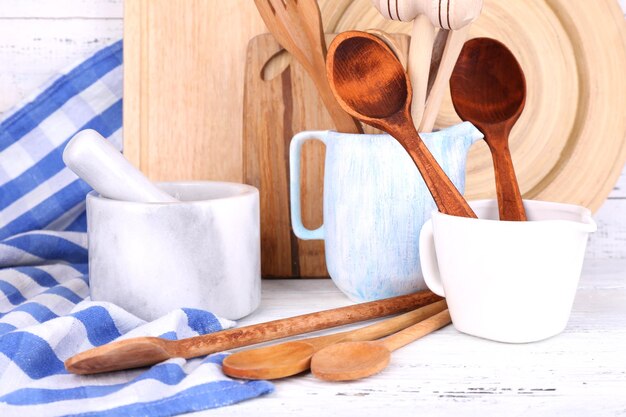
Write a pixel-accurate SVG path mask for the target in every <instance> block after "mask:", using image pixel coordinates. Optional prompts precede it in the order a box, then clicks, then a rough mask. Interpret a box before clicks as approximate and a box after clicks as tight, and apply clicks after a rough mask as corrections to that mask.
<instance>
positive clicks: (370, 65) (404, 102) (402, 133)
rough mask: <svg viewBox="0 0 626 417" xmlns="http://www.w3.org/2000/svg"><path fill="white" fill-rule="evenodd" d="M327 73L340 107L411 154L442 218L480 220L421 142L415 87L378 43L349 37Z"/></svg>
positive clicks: (331, 57) (331, 56)
mask: <svg viewBox="0 0 626 417" xmlns="http://www.w3.org/2000/svg"><path fill="white" fill-rule="evenodd" d="M326 72H327V74H328V80H329V82H330V87H331V89H332V90H333V93H334V95H335V97H336V98H337V101H338V102H339V104H340V105H341V107H342V108H343V109H344V110H345V111H346V112H347V113H349V114H351V115H352V116H353V117H355V118H357V119H359V120H361V121H362V122H364V123H367V124H368V125H370V126H374V127H376V128H378V129H381V130H383V131H385V132H387V133H389V134H390V135H391V136H393V137H394V138H395V139H396V140H397V141H398V142H400V144H402V146H403V147H404V148H405V149H406V150H407V152H408V153H409V155H410V156H411V158H412V159H413V162H415V165H416V166H417V168H418V170H419V172H420V174H421V175H422V178H423V179H424V182H425V183H426V185H427V186H428V189H429V191H430V193H431V195H432V196H433V199H434V200H435V204H436V205H437V208H438V209H439V211H441V212H442V213H446V214H451V215H455V216H463V217H476V215H475V214H474V212H473V211H472V209H471V208H470V206H469V205H468V204H467V201H465V199H464V198H463V196H462V195H461V193H460V192H459V190H457V188H456V187H455V186H454V184H453V183H452V181H450V179H449V178H448V177H447V176H446V174H445V173H444V172H443V170H442V169H441V167H440V166H439V164H438V163H437V161H436V160H435V158H434V157H433V155H432V154H431V153H430V151H429V150H428V148H427V147H426V145H425V144H424V142H423V141H422V139H421V138H420V136H419V134H418V133H417V130H416V129H415V126H414V125H413V120H412V119H411V110H410V108H411V98H412V90H411V82H410V81H409V79H408V76H407V74H406V72H405V71H404V68H402V64H401V63H400V61H399V60H398V58H397V57H396V56H395V55H394V53H393V51H391V49H389V47H388V46H387V45H386V44H385V43H384V42H383V41H382V40H380V39H379V38H378V37H376V36H374V35H371V34H369V33H365V32H359V31H350V32H344V33H341V34H339V35H337V37H336V38H335V39H334V40H333V42H332V43H331V44H330V47H329V50H328V56H327V61H326Z"/></svg>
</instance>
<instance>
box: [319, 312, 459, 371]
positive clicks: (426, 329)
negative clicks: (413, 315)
mask: <svg viewBox="0 0 626 417" xmlns="http://www.w3.org/2000/svg"><path fill="white" fill-rule="evenodd" d="M450 321H451V320H450V313H449V312H448V310H444V311H442V312H441V313H438V314H436V315H434V316H432V317H430V318H428V319H426V320H424V321H422V322H420V323H417V324H414V325H413V326H411V327H409V328H407V329H404V330H402V331H400V332H398V333H396V334H394V335H392V336H389V337H386V338H385V339H382V340H378V341H375V342H344V343H337V344H334V345H331V346H328V347H326V348H324V349H322V350H320V351H319V352H317V353H316V354H314V355H313V358H312V359H311V371H312V372H313V375H315V376H316V377H317V378H320V379H324V380H326V381H352V380H355V379H360V378H365V377H367V376H370V375H374V374H376V373H378V372H380V371H382V370H383V369H385V368H386V367H387V365H388V364H389V360H390V359H391V352H393V351H394V350H397V349H399V348H401V347H402V346H405V345H407V344H409V343H411V342H413V341H415V340H417V339H419V338H421V337H423V336H426V335H427V334H429V333H432V332H434V331H435V330H437V329H440V328H442V327H444V326H446V325H447V324H449V323H450Z"/></svg>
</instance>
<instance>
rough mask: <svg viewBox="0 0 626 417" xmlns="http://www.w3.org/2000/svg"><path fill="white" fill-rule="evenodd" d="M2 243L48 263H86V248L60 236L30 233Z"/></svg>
mask: <svg viewBox="0 0 626 417" xmlns="http://www.w3.org/2000/svg"><path fill="white" fill-rule="evenodd" d="M2 243H3V244H5V245H7V246H13V247H14V248H18V249H21V250H23V251H25V252H28V253H30V254H32V255H35V256H38V257H40V258H43V259H45V260H49V261H53V260H63V261H66V262H71V263H85V262H87V249H86V248H84V247H82V246H79V245H77V244H75V243H74V242H70V241H69V240H67V239H64V238H63V237H60V236H54V235H49V234H35V233H31V234H26V235H22V236H17V237H14V238H10V239H6V240H5V241H3V242H2Z"/></svg>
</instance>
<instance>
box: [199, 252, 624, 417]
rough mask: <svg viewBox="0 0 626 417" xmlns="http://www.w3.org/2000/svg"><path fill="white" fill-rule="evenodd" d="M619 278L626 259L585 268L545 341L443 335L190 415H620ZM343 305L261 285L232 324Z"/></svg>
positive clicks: (319, 294)
mask: <svg viewBox="0 0 626 417" xmlns="http://www.w3.org/2000/svg"><path fill="white" fill-rule="evenodd" d="M625 276H626V260H603V261H591V260H590V261H587V262H586V264H585V267H584V272H583V277H582V279H581V282H580V288H579V291H578V294H577V297H576V301H575V304H574V307H573V311H572V315H571V318H570V322H569V325H568V326H567V329H566V330H565V332H563V333H562V334H560V335H558V336H555V337H553V338H550V339H548V340H544V341H541V342H536V343H530V344H521V345H513V344H504V343H497V342H491V341H488V340H483V339H479V338H476V337H472V336H467V335H464V334H462V333H459V332H457V331H456V330H455V329H454V328H453V327H452V326H448V327H446V328H444V329H442V330H440V331H438V332H436V333H433V334H431V335H429V336H426V337H425V338H423V339H421V340H419V341H417V342H414V343H413V344H411V345H408V346H406V347H404V348H402V349H400V350H398V351H396V352H395V353H394V354H393V356H392V360H391V364H390V365H389V367H388V368H387V369H386V370H385V371H383V372H382V373H380V374H378V375H376V376H373V377H370V378H367V379H364V380H361V381H355V382H344V383H329V382H324V381H319V380H317V379H315V378H314V377H313V376H312V375H311V374H310V373H306V374H303V375H298V376H294V377H290V378H287V379H283V380H279V381H276V382H275V387H276V389H275V391H274V392H273V393H272V394H269V395H266V396H263V397H260V398H256V399H252V400H249V401H244V402H242V403H239V404H236V405H233V406H229V407H224V408H220V409H216V410H208V411H204V412H199V413H194V414H190V416H194V417H200V416H206V417H208V416H230V417H235V416H287V415H290V416H291V415H293V416H309V415H310V416H316V417H317V416H320V415H325V414H327V413H333V415H335V416H342V417H343V416H351V415H358V416H360V417H364V416H381V415H382V416H409V415H412V416H421V417H425V416H459V415H463V416H482V417H485V416H492V415H493V416H499V417H500V416H551V417H554V416H568V417H573V416H585V417H590V416H594V417H597V416H622V415H626V280H625V279H624V278H625ZM348 304H350V301H349V300H348V299H347V298H346V297H345V296H343V294H342V293H341V292H339V290H337V289H336V287H335V286H334V285H333V284H332V282H331V281H330V280H274V281H264V283H263V301H262V304H261V307H260V308H259V309H258V310H257V311H256V312H255V313H254V314H252V315H251V316H249V317H247V318H245V319H243V320H240V322H239V324H240V325H246V324H252V323H258V322H263V321H267V320H273V319H277V318H283V317H288V316H293V315H298V314H304V313H307V312H312V311H316V310H322V309H328V308H333V307H338V306H343V305H348ZM528 308H529V309H530V308H532V305H529V306H528ZM335 331H336V330H335Z"/></svg>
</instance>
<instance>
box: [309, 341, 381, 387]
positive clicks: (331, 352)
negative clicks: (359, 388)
mask: <svg viewBox="0 0 626 417" xmlns="http://www.w3.org/2000/svg"><path fill="white" fill-rule="evenodd" d="M355 357H358V361H355V360H354V359H353V358H355ZM390 361H391V351H390V350H389V349H387V348H386V347H384V346H382V345H380V344H377V343H375V342H346V343H338V344H336V345H332V346H329V347H327V348H325V349H323V350H321V351H320V352H318V353H317V354H316V355H315V376H316V377H318V378H320V379H324V380H326V381H352V380H355V379H361V378H365V377H368V376H371V375H375V374H377V373H379V372H381V371H382V370H383V369H385V368H386V367H387V365H389V362H390Z"/></svg>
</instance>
